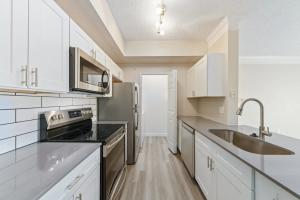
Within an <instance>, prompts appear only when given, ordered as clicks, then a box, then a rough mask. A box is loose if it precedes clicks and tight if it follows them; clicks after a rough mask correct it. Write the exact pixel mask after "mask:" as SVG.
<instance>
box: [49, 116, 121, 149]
mask: <svg viewBox="0 0 300 200" xmlns="http://www.w3.org/2000/svg"><path fill="white" fill-rule="evenodd" d="M122 127H124V124H93V123H92V121H91V120H85V121H82V122H79V123H76V124H72V125H69V126H64V127H60V128H56V129H53V130H50V131H48V133H47V134H48V139H46V140H45V141H48V142H101V143H103V144H105V143H107V142H109V141H110V140H111V139H112V138H114V137H115V135H117V134H119V133H120V132H119V129H121V128H122Z"/></svg>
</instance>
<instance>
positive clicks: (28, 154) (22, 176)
mask: <svg viewBox="0 0 300 200" xmlns="http://www.w3.org/2000/svg"><path fill="white" fill-rule="evenodd" d="M100 145H101V144H100V143H54V142H53V143H35V144H32V145H29V146H26V147H23V148H21V149H18V150H15V151H11V152H9V153H5V154H2V155H0V199H1V200H2V199H5V200H19V199H20V200H33V199H39V198H40V197H41V196H42V195H44V194H45V193H46V192H47V191H48V190H49V189H51V188H52V187H53V186H54V185H55V184H56V183H58V182H59V181H60V180H61V179H62V178H63V177H64V176H66V175H67V174H68V173H69V172H70V171H72V169H74V168H75V167H76V166H77V165H78V164H79V163H81V161H83V160H84V159H86V158H87V157H88V156H89V155H90V154H91V153H93V152H94V151H95V150H97V148H99V147H100Z"/></svg>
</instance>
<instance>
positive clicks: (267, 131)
mask: <svg viewBox="0 0 300 200" xmlns="http://www.w3.org/2000/svg"><path fill="white" fill-rule="evenodd" d="M262 131H263V134H264V135H266V136H269V137H270V136H272V133H271V132H270V129H269V127H264V129H263V130H262Z"/></svg>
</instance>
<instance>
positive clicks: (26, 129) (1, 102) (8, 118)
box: [0, 92, 97, 154]
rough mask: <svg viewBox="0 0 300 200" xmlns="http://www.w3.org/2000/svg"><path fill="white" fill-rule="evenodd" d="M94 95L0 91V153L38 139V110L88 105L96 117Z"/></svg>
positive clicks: (39, 111)
mask: <svg viewBox="0 0 300 200" xmlns="http://www.w3.org/2000/svg"><path fill="white" fill-rule="evenodd" d="M96 104H97V99H96V98H93V97H91V96H88V95H86V94H77V93H70V94H51V93H43V94H39V93H36V94H27V93H26V94H24V93H6V92H5V93H3V92H0V154H2V153H5V152H7V151H11V150H13V149H15V148H20V147H23V146H26V145H29V144H31V143H35V142H37V141H38V134H39V130H38V122H39V121H38V117H39V113H42V112H45V111H50V110H59V109H60V110H66V109H76V108H82V107H91V108H92V110H93V113H94V118H93V120H94V121H95V120H96V119H97V118H96V116H97V105H96Z"/></svg>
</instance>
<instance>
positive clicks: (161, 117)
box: [142, 75, 168, 136]
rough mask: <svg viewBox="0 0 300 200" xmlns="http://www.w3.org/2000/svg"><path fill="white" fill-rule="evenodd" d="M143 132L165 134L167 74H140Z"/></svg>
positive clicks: (157, 134) (166, 125)
mask: <svg viewBox="0 0 300 200" xmlns="http://www.w3.org/2000/svg"><path fill="white" fill-rule="evenodd" d="M142 123H143V126H142V127H143V134H144V135H147V136H167V132H168V75H142Z"/></svg>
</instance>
